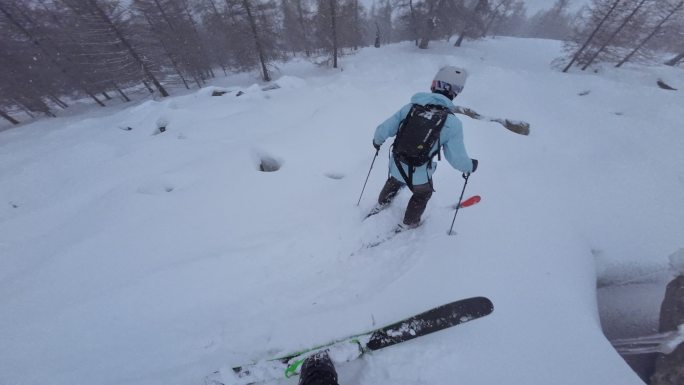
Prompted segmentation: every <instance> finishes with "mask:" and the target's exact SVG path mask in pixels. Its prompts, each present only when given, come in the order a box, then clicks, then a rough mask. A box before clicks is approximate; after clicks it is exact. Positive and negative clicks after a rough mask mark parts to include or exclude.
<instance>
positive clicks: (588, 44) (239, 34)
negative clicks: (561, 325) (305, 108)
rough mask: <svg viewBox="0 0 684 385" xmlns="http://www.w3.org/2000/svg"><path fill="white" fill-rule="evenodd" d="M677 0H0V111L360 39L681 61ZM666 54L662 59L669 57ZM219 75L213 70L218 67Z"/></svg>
mask: <svg viewBox="0 0 684 385" xmlns="http://www.w3.org/2000/svg"><path fill="white" fill-rule="evenodd" d="M683 6H684V1H673V0H658V1H655V0H593V1H591V2H590V3H589V4H588V5H587V6H584V7H582V8H581V9H579V10H574V9H572V8H571V7H570V1H569V0H557V1H556V2H555V3H554V4H553V6H552V7H550V8H549V9H546V10H542V11H539V12H537V13H535V14H534V15H529V16H528V15H527V10H526V6H525V3H524V1H521V0H376V1H373V3H372V4H371V5H370V7H368V6H366V5H364V4H363V3H362V2H360V1H359V0H315V1H312V0H132V1H120V0H32V1H24V0H1V1H0V35H2V36H3V39H1V40H0V116H2V117H3V118H4V119H6V120H8V121H10V122H12V123H13V124H18V123H19V118H17V117H16V116H17V115H18V114H22V113H23V114H25V116H29V117H32V116H35V115H37V114H38V115H46V116H54V115H55V112H54V111H55V110H56V109H64V108H67V107H68V106H69V103H70V101H71V100H73V99H78V98H81V97H87V98H89V99H90V100H91V101H92V102H94V103H97V104H98V105H100V106H103V107H104V106H106V105H107V101H108V100H110V99H111V98H113V97H117V98H121V99H123V100H125V101H128V100H130V97H131V96H130V95H129V93H130V92H133V91H135V90H137V91H141V90H147V91H148V92H157V93H158V94H159V95H160V96H161V97H165V96H167V95H169V93H170V91H169V89H168V88H169V87H168V86H169V85H181V86H182V87H185V88H188V89H189V88H201V87H202V86H204V85H205V84H206V81H207V80H208V79H211V78H214V77H215V76H220V75H223V76H229V74H231V73H235V72H239V71H245V70H252V69H258V70H259V72H260V75H261V78H262V79H263V81H269V80H270V79H271V77H272V75H271V74H272V72H273V71H276V70H277V63H278V62H282V61H286V60H288V58H292V57H294V56H304V57H307V58H310V60H312V61H313V62H316V63H318V64H320V65H327V66H331V67H333V68H336V67H337V65H338V64H337V59H338V57H339V56H340V55H348V54H351V53H353V52H354V51H355V50H357V49H358V48H359V47H365V46H370V45H374V46H375V47H379V46H380V45H383V44H387V43H392V42H398V41H407V40H409V41H415V44H416V45H417V46H418V47H419V48H422V49H427V48H429V43H430V41H433V40H448V41H451V40H453V42H454V43H453V45H454V46H455V47H459V46H460V45H461V44H462V42H463V40H464V39H471V40H472V39H482V38H484V37H487V36H499V35H503V36H521V37H539V38H549V39H558V40H565V41H566V47H565V49H566V52H567V57H565V58H562V60H561V62H562V65H559V68H562V69H563V71H567V70H569V69H570V67H571V66H573V65H574V66H577V67H580V68H581V69H582V70H586V69H587V68H588V67H589V66H591V65H592V64H593V63H598V62H611V63H614V64H615V65H617V66H621V65H623V64H624V63H626V62H629V61H641V62H644V61H645V62H654V61H655V62H657V61H663V62H665V61H666V62H667V64H668V65H672V66H676V65H679V64H681V63H682V62H684V45H683V44H684V12H682V7H683ZM668 55H669V56H668ZM217 72H218V74H217Z"/></svg>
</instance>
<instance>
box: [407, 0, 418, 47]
mask: <svg viewBox="0 0 684 385" xmlns="http://www.w3.org/2000/svg"><path fill="white" fill-rule="evenodd" d="M409 13H410V15H411V31H412V32H413V40H414V41H415V44H416V47H417V46H418V39H419V37H418V21H417V20H416V12H415V10H414V9H413V0H409Z"/></svg>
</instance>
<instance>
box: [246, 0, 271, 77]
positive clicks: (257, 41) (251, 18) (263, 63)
mask: <svg viewBox="0 0 684 385" xmlns="http://www.w3.org/2000/svg"><path fill="white" fill-rule="evenodd" d="M242 7H243V8H244V9H245V12H247V19H248V20H249V26H250V28H251V29H252V37H253V38H254V45H255V47H256V50H257V54H258V55H259V62H261V73H262V77H263V79H264V81H265V82H270V81H271V75H269V73H268V69H267V68H266V55H265V54H264V49H263V47H262V46H261V40H260V39H259V33H258V32H257V26H256V20H254V16H253V15H252V9H251V7H250V5H249V0H242Z"/></svg>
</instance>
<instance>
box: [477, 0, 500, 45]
mask: <svg viewBox="0 0 684 385" xmlns="http://www.w3.org/2000/svg"><path fill="white" fill-rule="evenodd" d="M504 3H505V1H503V0H502V1H500V2H499V4H497V5H496V7H494V9H493V10H492V12H491V17H490V18H489V21H488V22H487V24H485V27H484V30H482V37H486V36H487V33H488V32H489V29H490V28H492V25H494V22H495V21H496V19H498V18H499V8H501V6H502V5H504ZM504 12H505V10H504Z"/></svg>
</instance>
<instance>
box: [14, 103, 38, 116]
mask: <svg viewBox="0 0 684 385" xmlns="http://www.w3.org/2000/svg"><path fill="white" fill-rule="evenodd" d="M12 101H13V102H14V103H15V104H16V105H17V106H19V108H21V110H22V111H24V113H26V115H28V116H30V117H31V119H35V117H36V116H35V115H33V113H32V112H31V110H29V109H28V107H26V105H24V103H21V102H20V101H18V100H16V99H12Z"/></svg>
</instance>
